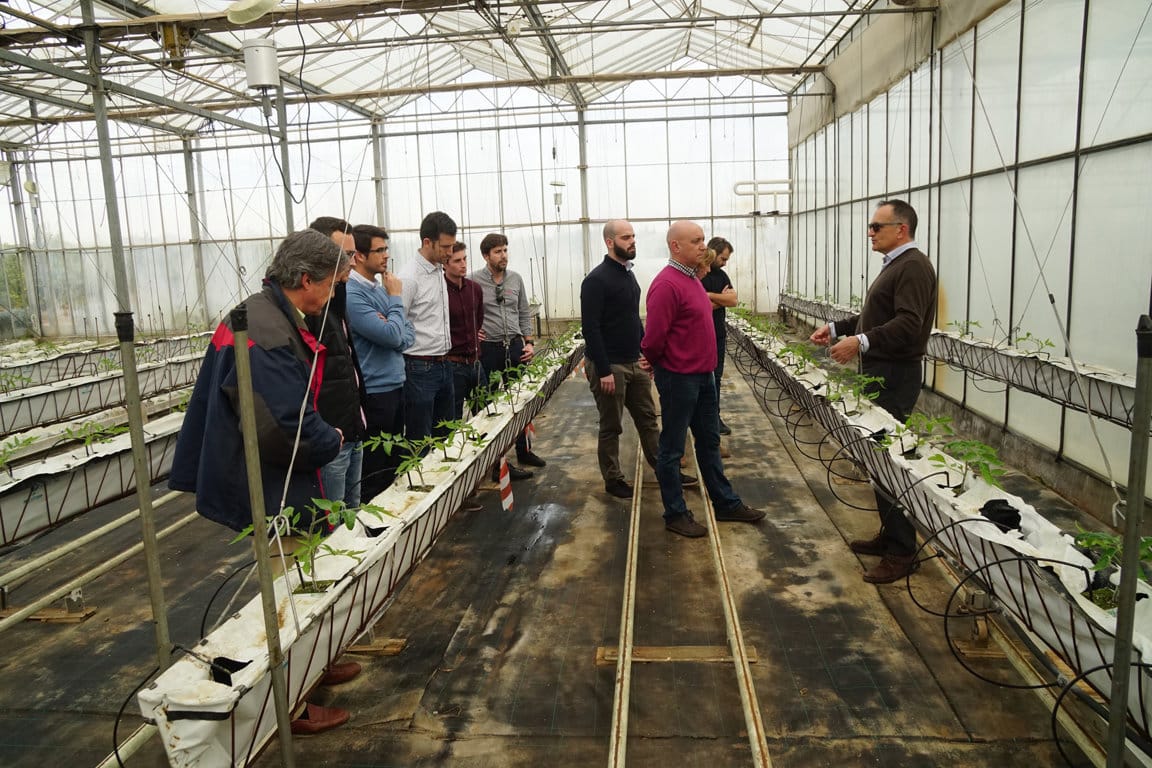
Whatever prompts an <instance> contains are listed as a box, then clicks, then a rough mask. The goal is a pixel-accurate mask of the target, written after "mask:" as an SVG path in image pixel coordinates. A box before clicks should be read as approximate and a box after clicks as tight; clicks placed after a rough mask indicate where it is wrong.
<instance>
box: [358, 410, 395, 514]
mask: <svg viewBox="0 0 1152 768" xmlns="http://www.w3.org/2000/svg"><path fill="white" fill-rule="evenodd" d="M364 416H365V418H366V419H367V421H368V436H369V437H375V436H376V435H379V434H380V433H381V432H383V433H384V434H387V435H399V434H402V433H403V432H404V387H397V388H396V389H393V390H390V391H388V392H369V393H368V396H367V397H366V398H365V400H364ZM399 465H400V458H399V456H397V455H395V454H393V455H392V456H389V455H388V454H387V453H385V452H384V449H382V448H377V449H376V450H374V451H368V450H366V451H364V469H363V475H362V479H361V481H360V485H361V488H360V491H361V492H360V498H361V499H369V500H370V499H372V497H374V496H375V495H376V494H378V493H380V492H381V491H383V490H384V489H385V488H387V487H388V486H390V485H392V481H393V480H395V479H396V467H397V466H399Z"/></svg>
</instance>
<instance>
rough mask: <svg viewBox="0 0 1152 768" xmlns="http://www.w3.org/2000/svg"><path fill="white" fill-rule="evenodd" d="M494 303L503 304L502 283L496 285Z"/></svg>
mask: <svg viewBox="0 0 1152 768" xmlns="http://www.w3.org/2000/svg"><path fill="white" fill-rule="evenodd" d="M496 303H497V304H503V303H504V283H496Z"/></svg>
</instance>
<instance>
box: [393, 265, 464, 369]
mask: <svg viewBox="0 0 1152 768" xmlns="http://www.w3.org/2000/svg"><path fill="white" fill-rule="evenodd" d="M397 276H398V277H400V279H401V280H403V281H404V287H403V289H402V291H401V296H402V297H403V299H404V312H405V314H407V316H408V319H409V320H410V321H411V322H412V327H413V328H415V330H416V341H415V342H414V343H413V344H412V346H410V347H409V348H408V349H406V350H404V354H406V355H446V354H448V350H449V349H451V348H452V332H451V328H452V325H451V321H450V320H449V317H448V285H447V283H445V282H444V267H443V265H441V264H433V263H431V262H429V261H428V259H426V258H424V256H423V254H420V253H417V254H416V258H415V259H413V260H412V261H410V262H408V263H407V264H405V265H404V266H403V267H401V269H400V271H399V272H398V273H397Z"/></svg>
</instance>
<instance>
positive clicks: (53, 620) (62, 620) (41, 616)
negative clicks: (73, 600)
mask: <svg viewBox="0 0 1152 768" xmlns="http://www.w3.org/2000/svg"><path fill="white" fill-rule="evenodd" d="M19 610H20V608H18V607H15V608H5V609H4V610H2V611H0V619H6V618H8V617H9V616H11V615H12V614H14V613H16V612H17V611H19ZM94 613H96V609H95V608H85V609H83V610H81V611H69V610H67V609H66V608H45V609H44V610H42V611H37V612H36V613H34V614H32V615H31V616H29V617H28V618H27V619H25V621H41V622H45V623H47V624H79V623H80V622H82V621H84V620H85V619H87V618H88V617H89V616H91V615H92V614H94Z"/></svg>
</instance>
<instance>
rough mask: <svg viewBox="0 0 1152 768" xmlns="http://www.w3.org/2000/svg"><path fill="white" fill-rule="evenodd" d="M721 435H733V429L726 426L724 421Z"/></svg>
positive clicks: (721, 426) (721, 422)
mask: <svg viewBox="0 0 1152 768" xmlns="http://www.w3.org/2000/svg"><path fill="white" fill-rule="evenodd" d="M720 434H722V435H730V434H732V427H730V426H728V425H727V424H725V423H724V419H720Z"/></svg>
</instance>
